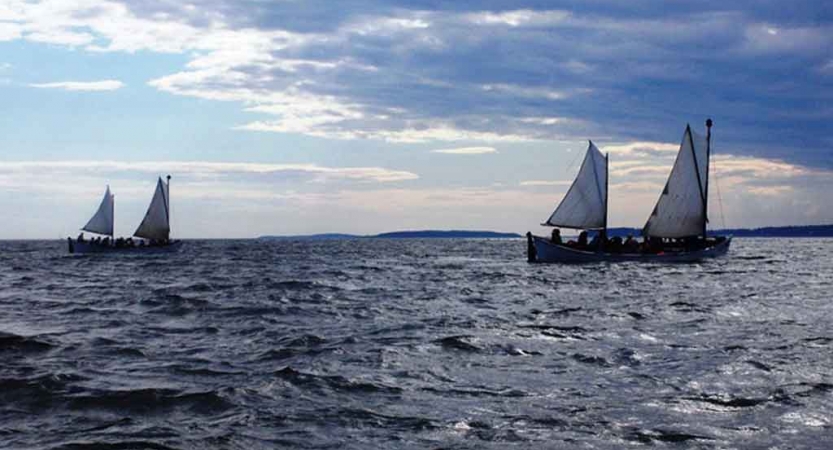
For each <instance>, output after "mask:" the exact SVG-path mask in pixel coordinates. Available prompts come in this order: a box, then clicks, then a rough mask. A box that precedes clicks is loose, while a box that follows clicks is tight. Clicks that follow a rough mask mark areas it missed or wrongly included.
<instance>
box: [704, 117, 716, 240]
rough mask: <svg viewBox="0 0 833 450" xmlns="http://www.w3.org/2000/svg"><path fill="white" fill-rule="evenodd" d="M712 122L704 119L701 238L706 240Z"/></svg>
mask: <svg viewBox="0 0 833 450" xmlns="http://www.w3.org/2000/svg"><path fill="white" fill-rule="evenodd" d="M713 123H714V122H712V120H711V119H706V171H705V174H706V180H705V183H704V184H703V191H704V194H703V240H704V241H705V240H706V238H707V237H706V226H707V225H708V223H709V217H708V214H709V158H710V157H711V146H712V124H713Z"/></svg>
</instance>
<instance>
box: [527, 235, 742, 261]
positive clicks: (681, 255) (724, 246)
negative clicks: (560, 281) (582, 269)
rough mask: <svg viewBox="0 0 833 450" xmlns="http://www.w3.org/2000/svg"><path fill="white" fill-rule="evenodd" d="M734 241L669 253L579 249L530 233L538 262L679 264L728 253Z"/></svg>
mask: <svg viewBox="0 0 833 450" xmlns="http://www.w3.org/2000/svg"><path fill="white" fill-rule="evenodd" d="M731 244H732V238H731V236H730V237H727V238H726V239H725V240H723V241H721V242H718V243H716V244H715V245H713V246H711V247H706V248H703V249H698V250H691V251H680V252H666V253H607V252H595V251H587V250H579V249H575V248H571V247H567V246H565V245H558V244H553V243H552V241H550V240H549V239H546V238H542V237H538V236H532V235H529V236H528V249H527V251H528V257H529V262H538V263H596V262H651V263H666V262H668V263H677V262H682V263H685V262H696V261H700V260H702V259H708V258H716V257H719V256H723V255H725V254H726V253H727V252H728V251H729V246H730V245H731Z"/></svg>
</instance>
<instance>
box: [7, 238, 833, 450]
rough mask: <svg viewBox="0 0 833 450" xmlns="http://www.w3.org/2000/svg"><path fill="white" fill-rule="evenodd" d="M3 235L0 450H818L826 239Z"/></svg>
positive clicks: (826, 376)
mask: <svg viewBox="0 0 833 450" xmlns="http://www.w3.org/2000/svg"><path fill="white" fill-rule="evenodd" d="M525 249H526V245H525V241H521V240H517V241H505V240H504V241H479V240H458V241H446V240H427V241H419V240H366V241H326V242H274V243H260V242H255V241H202V242H200V241H193V242H188V243H186V246H185V247H184V248H183V250H182V252H180V253H179V254H176V255H97V256H91V257H84V256H70V255H66V254H64V248H63V243H61V242H2V243H0V447H2V448H14V449H134V448H137V449H138V448H149V449H168V448H171V449H206V448H223V449H226V448H228V449H247V450H251V449H261V448H264V449H266V448H339V449H354V448H355V449H359V448H361V449H364V448H414V449H423V448H472V449H475V448H476V449H481V448H496V449H497V448H501V449H502V448H598V449H619V448H630V447H642V446H646V445H658V446H668V447H682V448H826V447H827V445H830V439H831V437H833V351H831V350H833V329H831V326H830V320H831V317H833V305H832V304H831V301H830V299H831V291H833V257H832V256H831V254H833V240H736V242H734V243H733V249H732V251H731V252H730V256H729V257H728V258H726V259H720V260H714V261H709V262H706V263H702V264H692V265H667V266H659V265H658V266H651V265H639V264H616V265H590V266H557V265H549V266H547V265H529V264H527V263H526V261H525V255H524V251H525Z"/></svg>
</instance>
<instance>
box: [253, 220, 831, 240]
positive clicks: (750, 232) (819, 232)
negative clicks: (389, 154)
mask: <svg viewBox="0 0 833 450" xmlns="http://www.w3.org/2000/svg"><path fill="white" fill-rule="evenodd" d="M641 232H642V230H641V229H639V228H621V227H620V228H610V229H608V235H609V236H627V235H629V234H632V235H634V236H640V235H641ZM539 234H540V233H539ZM709 234H721V235H732V236H735V237H772V238H777V237H833V224H831V225H800V226H788V227H763V228H731V229H725V230H711V231H709ZM521 237H523V236H522V235H520V234H517V233H501V232H496V231H466V230H415V231H393V232H389V233H380V234H374V235H358V234H343V233H324V234H308V235H298V236H261V237H259V238H258V239H263V240H328V239H438V238H439V239H517V238H521Z"/></svg>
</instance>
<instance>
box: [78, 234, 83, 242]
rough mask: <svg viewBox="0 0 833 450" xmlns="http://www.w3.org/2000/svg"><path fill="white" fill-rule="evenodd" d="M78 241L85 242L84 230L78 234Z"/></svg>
mask: <svg viewBox="0 0 833 450" xmlns="http://www.w3.org/2000/svg"><path fill="white" fill-rule="evenodd" d="M78 242H79V243H81V244H83V243H84V233H83V232H82V233H81V234H79V235H78Z"/></svg>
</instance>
